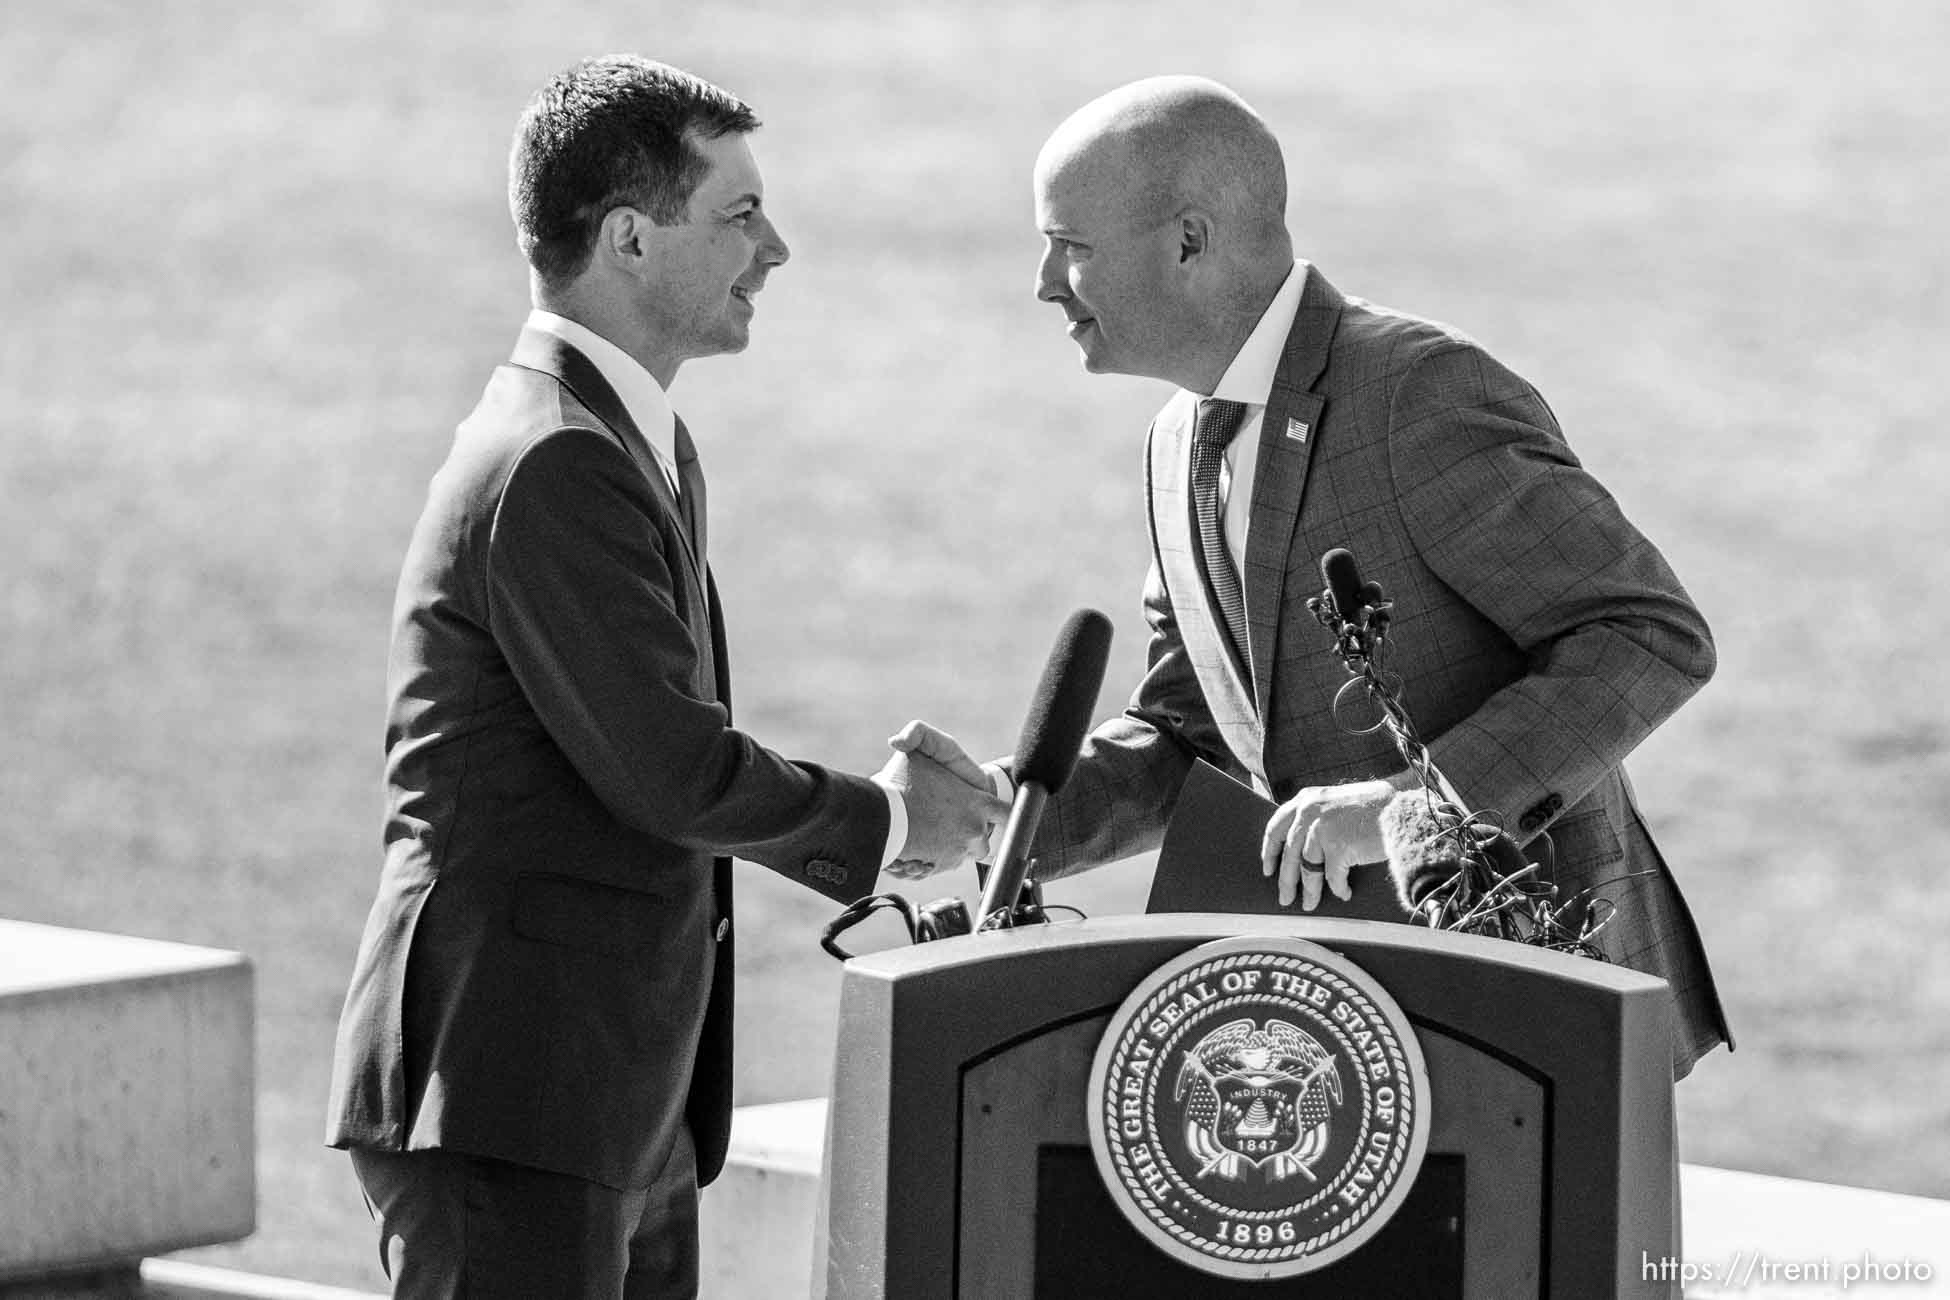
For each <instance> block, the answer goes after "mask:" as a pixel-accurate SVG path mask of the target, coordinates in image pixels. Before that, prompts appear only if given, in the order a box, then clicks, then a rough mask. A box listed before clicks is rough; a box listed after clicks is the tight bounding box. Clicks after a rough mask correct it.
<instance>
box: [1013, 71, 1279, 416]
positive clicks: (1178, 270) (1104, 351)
mask: <svg viewBox="0 0 1950 1300" xmlns="http://www.w3.org/2000/svg"><path fill="white" fill-rule="evenodd" d="M1035 187H1036V210H1037V221H1038V223H1039V224H1040V225H1041V227H1042V230H1043V233H1044V235H1045V236H1046V237H1047V238H1048V240H1049V241H1050V244H1049V248H1048V249H1047V250H1046V252H1045V253H1044V257H1043V262H1042V266H1041V267H1040V268H1039V270H1038V272H1037V296H1038V297H1040V298H1042V299H1043V300H1044V301H1046V302H1053V303H1057V304H1059V305H1061V306H1062V307H1063V310H1064V314H1065V315H1066V316H1068V317H1069V318H1070V321H1071V331H1070V332H1071V336H1072V337H1073V338H1075V339H1076V340H1077V343H1078V346H1079V347H1081V348H1082V349H1083V352H1084V364H1085V367H1086V368H1087V369H1090V370H1100V371H1113V372H1116V373H1120V374H1139V375H1151V376H1154V377H1157V378H1161V379H1168V380H1171V381H1172V382H1174V383H1177V384H1179V385H1181V386H1183V387H1186V388H1191V389H1194V390H1195V391H1200V392H1210V391H1211V387H1210V386H1211V385H1215V384H1216V383H1217V382H1218V380H1219V377H1220V376H1221V375H1222V374H1223V373H1224V371H1225V367H1226V366H1227V365H1228V364H1230V362H1231V359H1232V357H1233V356H1234V355H1235V354H1236V353H1237V352H1238V350H1239V348H1240V346H1241V345H1242V344H1243V343H1244V342H1245V340H1246V337H1247V336H1248V335H1249V334H1250V333H1251V332H1252V328H1253V326H1254V325H1255V324H1256V323H1257V322H1258V320H1259V317H1260V315H1261V314H1262V313H1263V312H1264V311H1265V309H1266V305H1267V304H1268V303H1269V302H1271V301H1272V298H1273V295H1274V294H1275V293H1276V292H1277V291H1278V290H1279V287H1280V284H1281V282H1282V281H1283V280H1285V278H1286V276H1287V274H1288V272H1289V271H1291V270H1292V267H1293V244H1292V241H1291V239H1290V238H1289V237H1288V235H1287V230H1286V164H1285V162H1284V160H1283V159H1282V158H1281V156H1280V145H1279V141H1277V140H1275V139H1274V138H1273V133H1272V132H1271V131H1269V130H1268V129H1267V127H1266V123H1265V122H1263V121H1261V120H1260V117H1259V115H1258V114H1257V113H1255V112H1253V110H1252V109H1251V108H1250V107H1248V106H1247V104H1246V102H1245V101H1244V100H1242V99H1240V98H1239V96H1238V95H1236V94H1234V93H1233V92H1232V91H1230V90H1228V89H1226V88H1225V87H1224V86H1221V85H1220V84H1218V83H1217V82H1215V81H1209V80H1206V79H1205V78H1203V77H1152V78H1149V79H1147V80H1144V81H1136V82H1132V83H1131V84H1130V85H1127V86H1120V87H1119V88H1118V89H1116V90H1113V91H1111V92H1110V93H1109V94H1107V95H1103V96H1100V97H1099V98H1097V99H1094V100H1092V101H1091V102H1090V103H1088V104H1085V105H1084V106H1083V107H1082V108H1080V109H1078V110H1077V111H1076V112H1075V113H1072V114H1071V115H1070V116H1069V117H1068V118H1067V119H1065V120H1064V122H1063V124H1062V125H1061V126H1059V127H1057V128H1056V130H1055V132H1054V133H1052V134H1051V136H1050V138H1049V140H1048V141H1047V142H1046V143H1045V144H1044V145H1043V149H1042V152H1041V153H1040V154H1039V155H1038V156H1037V158H1036V176H1035ZM1202 385H1203V386H1202Z"/></svg>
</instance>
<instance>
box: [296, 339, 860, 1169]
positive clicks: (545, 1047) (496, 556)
mask: <svg viewBox="0 0 1950 1300" xmlns="http://www.w3.org/2000/svg"><path fill="white" fill-rule="evenodd" d="M688 441H689V436H688V434H687V433H685V432H683V431H682V427H681V425H680V426H679V435H678V444H679V451H680V459H682V454H683V449H684V447H685V446H686V445H687V444H688ZM679 468H680V472H681V471H682V470H683V468H684V467H683V466H682V465H680V467H679ZM693 488H694V489H695V490H694V491H693ZM686 496H687V497H690V498H692V499H691V501H690V504H691V506H692V508H693V512H694V515H695V518H696V520H697V529H696V532H695V534H694V533H693V530H692V528H691V527H690V526H689V525H688V524H687V522H686V520H685V518H684V511H683V509H682V506H681V505H680V503H679V500H678V498H677V497H675V496H674V495H673V494H672V492H671V490H670V486H669V484H668V482H667V481H666V480H665V478H664V475H663V472H662V470H661V469H660V468H659V467H658V465H657V464H656V462H655V460H654V458H653V453H652V452H651V450H650V448H649V445H648V444H647V443H646V442H645V441H644V438H643V435H642V433H641V432H640V431H639V430H638V429H637V428H636V426H635V424H634V423H633V422H632V421H631V419H630V417H629V414H628V412H627V410H626V409H625V408H624V406H623V404H622V402H621V401H620V400H619V399H618V398H617V396H616V394H615V392H614V391H612V390H611V388H610V387H609V385H608V383H607V382H605V381H604V379H603V378H602V376H601V374H600V372H598V371H597V369H596V367H595V366H594V365H593V364H591V363H590V362H589V360H588V359H587V358H586V357H584V356H583V355H582V354H581V353H580V352H578V351H576V350H575V349H574V348H572V347H570V346H569V345H568V344H566V343H563V342H561V341H560V340H559V339H556V338H555V337H554V336H552V335H550V334H547V333H545V332H542V331H538V330H534V329H528V330H525V331H524V332H523V334H522V336H521V338H520V340H519V342H518V344H517V346H516V349H515V353H514V356H513V359H512V360H511V361H510V362H509V363H508V364H507V365H504V366H501V367H500V368H498V369H497V370H496V371H495V372H494V375H493V377H492V379H491V380H490V381H489V383H488V385H487V390H486V392H485V393H484V394H483V396H482V398H481V401H480V404H479V405H478V406H477V407H476V409H475V411H474V413H473V414H472V415H471V416H470V417H469V418H468V419H467V421H466V422H465V423H463V424H462V425H461V426H460V429H459V431H458V432H457V434H456V435H455V439H454V445H453V449H452V452H451V454H450V455H449V457H448V459H447V462H446V463H445V465H443V466H442V467H441V469H440V471H439V473H438V474H437V475H435V477H434V479H433V483H432V486H431V488H430V490H429V493H428V498H427V504H426V508H425V511H424V512H423V513H422V515H421V517H420V521H419V524H418V526H417V527H416V529H415V531H414V534H413V540H412V544H411V546H410V548H409V550H408V552H407V557H406V561H405V564H404V566H403V569H402V573H401V577H400V584H399V593H398V597H397V600H396V602H395V606H394V618H393V640H392V653H391V660H390V664H389V667H388V674H387V676H388V694H389V696H390V712H389V716H388V720H387V728H386V750H387V761H386V783H387V809H386V817H385V845H386V854H385V863H384V866H383V868H382V870H381V873H380V879H379V889H378V895H377V897H376V898H375V900H374V902H373V905H372V909H371V913H370V915H369V917H368V919H367V923H366V928H365V934H364V938H363V939H362V941H361V943H360V945H359V954H358V958H357V961H356V964H355V967H354V971H353V976H352V982H351V988H350V990H349V992H348V993H347V995H346V1002H345V1009H344V1013H343V1016H342V1018H341V1020H340V1023H339V1032H338V1043H337V1049H336V1053H335V1055H334V1059H333V1069H332V1085H331V1095H330V1102H329V1121H328V1134H327V1140H328V1142H329V1143H330V1144H331V1145H334V1146H341V1147H353V1146H356V1147H367V1148H374V1149H379V1150H385V1151H403V1150H422V1149H428V1148H441V1149H446V1150H451V1151H460V1152H465V1153H468V1154H472V1155H481V1156H488V1157H493V1158H497V1159H501V1160H507V1161H512V1162H514V1163H517V1164H523V1165H528V1166H531V1167H535V1168H540V1169H546V1170H551V1171H554V1172H557V1173H564V1174H569V1175H572V1176H575V1177H579V1178H583V1179H586V1180H588V1181H591V1182H597V1183H602V1184H606V1185H609V1186H612V1187H617V1188H624V1189H630V1188H637V1187H642V1186H645V1185H647V1184H648V1183H649V1182H650V1181H651V1179H652V1178H653V1177H654V1176H655V1175H656V1174H657V1172H658V1171H659V1170H660V1169H661V1168H662V1167H663V1164H664V1162H665V1159H666V1158H667V1157H668V1155H669V1152H670V1149H671V1145H672V1143H673V1142H674V1141H675V1138H676V1134H677V1129H678V1125H679V1124H680V1123H681V1122H684V1121H686V1120H688V1122H689V1124H690V1127H691V1131H692V1134H693V1137H694V1139H695V1141H696V1144H697V1152H698V1157H697V1158H698V1171H699V1178H700V1181H702V1182H709V1181H710V1180H711V1178H712V1177H713V1176H715V1174H716V1173H717V1171H718V1170H719V1168H720V1167H721V1165H722V1164H723V1160H724V1153H725V1146H726V1140H727V1136H728V1133H729V1129H730V1117H731V1015H732V936H731V919H732V906H731V901H732V900H731V862H730V855H732V854H734V853H735V854H736V855H737V856H739V857H742V858H747V859H750V860H752V861H755V862H758V863H761V864H763V865H765V866H768V867H771V868H772V869H774V870H776V871H779V872H780V873H782V874H784V875H785V876H787V877H788V878H790V879H793V880H796V881H798V882H799V883H801V884H804V885H806V886H808V887H810V888H812V889H814V890H817V891H818V892H820V893H822V894H824V895H826V896H828V897H830V898H832V899H834V900H836V901H840V902H850V901H852V900H853V899H854V898H856V897H858V896H860V895H862V894H864V893H867V892H869V891H870V890H871V889H872V887H873V883H874V880H875V877H876V875H877V874H878V871H879V865H880V857H881V852H882V849H883V847H884V845H885V841H886V837H887V829H888V827H887V823H888V807H887V800H886V797H885V795H884V794H883V793H882V792H881V791H880V789H879V788H878V787H877V786H875V785H874V784H873V783H872V782H870V781H868V780H866V779H865V778H863V777H858V776H850V775H846V774H842V773H837V772H831V771H827V770H826V769H823V768H820V767H816V766H814V765H812V764H808V763H794V762H789V761H787V760H785V759H783V758H780V757H779V756H778V755H776V754H773V753H771V752H770V751H768V750H766V749H764V748H762V747H761V746H759V745H758V744H757V743H756V742H754V741H753V740H751V739H750V738H749V737H747V736H745V735H743V734H742V733H740V732H738V731H736V730H734V729H733V728H732V727H731V725H730V721H731V712H730V673H729V670H728V667H727V663H726V652H725V636H724V619H723V616H722V612H721V610H720V608H719V604H718V600H717V592H716V588H715V586H714V584H713V583H712V580H711V578H710V576H709V574H708V572H707V570H706V568H705V565H704V563H703V541H704V538H703V508H704V501H703V500H702V497H703V492H702V482H701V478H699V479H695V480H692V481H690V485H689V486H687V488H686Z"/></svg>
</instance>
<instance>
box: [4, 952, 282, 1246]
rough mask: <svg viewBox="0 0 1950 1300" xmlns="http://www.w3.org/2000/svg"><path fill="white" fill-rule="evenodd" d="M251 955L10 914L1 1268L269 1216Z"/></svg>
mask: <svg viewBox="0 0 1950 1300" xmlns="http://www.w3.org/2000/svg"><path fill="white" fill-rule="evenodd" d="M253 1035H254V1022H253V996H252V975H251V968H250V963H249V962H248V961H247V960H246V959H245V958H243V957H241V956H239V955H238V954H236V953H229V952H219V951H216V950H214V949H209V948H194V947H190V946H188V945H185V944H176V943H161V942H157V941H155V940H149V939H132V938H126V937H123V936H120V935H109V934H96V933H92V932H89V931H84V930H67V929H59V928H56V927H53V926H45V925H33V924H29V923H26V922H21V921H4V920H0V1280H7V1279H20V1278H30V1277H36V1276H44V1275H46V1274H49V1273H53V1272H56V1271H59V1270H69V1269H77V1268H86V1267H89V1266H91V1265H99V1264H108V1263H113V1262H115V1261H127V1260H135V1259H139V1258H140V1257H142V1256H144V1255H149V1254H159V1253H163V1252H167V1251H171V1250H179V1249H183V1248H185V1247H188V1246H201V1245H210V1244H213V1243H216V1242H223V1241H235V1240H237V1239H238V1238H241V1237H245V1236H248V1235H250V1233H251V1231H252V1229H253V1228H254V1227H255V1226H256V1212H257V1183H256V1168H255V1153H256V1112H255V1099H254V1090H255V1054H254V1039H253Z"/></svg>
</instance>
